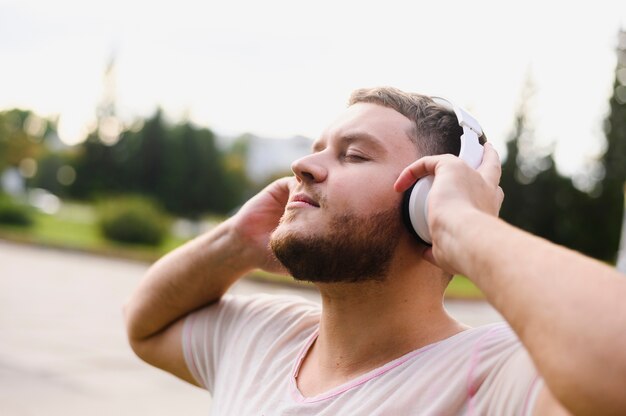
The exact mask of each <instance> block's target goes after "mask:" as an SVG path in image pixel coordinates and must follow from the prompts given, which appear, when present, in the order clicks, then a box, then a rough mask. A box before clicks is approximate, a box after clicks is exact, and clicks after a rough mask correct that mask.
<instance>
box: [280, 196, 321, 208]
mask: <svg viewBox="0 0 626 416" xmlns="http://www.w3.org/2000/svg"><path fill="white" fill-rule="evenodd" d="M287 205H288V206H290V207H302V206H305V207H306V206H311V207H315V208H319V207H320V205H319V204H318V203H317V202H316V201H315V200H314V199H313V198H311V197H310V196H308V195H306V194H303V193H300V194H296V195H294V196H293V197H292V198H291V199H290V200H289V203H288V204H287Z"/></svg>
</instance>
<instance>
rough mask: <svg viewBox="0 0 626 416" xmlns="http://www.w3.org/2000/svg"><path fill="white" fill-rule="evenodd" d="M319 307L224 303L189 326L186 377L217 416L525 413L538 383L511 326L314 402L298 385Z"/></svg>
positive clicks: (418, 356)
mask: <svg viewBox="0 0 626 416" xmlns="http://www.w3.org/2000/svg"><path fill="white" fill-rule="evenodd" d="M319 317H320V306H319V305H318V304H316V303H312V302H308V301H306V300H304V299H301V298H299V297H291V296H271V295H253V296H231V295H226V296H224V297H223V298H222V299H221V300H220V301H219V302H218V303H216V304H214V305H211V306H208V307H206V308H204V309H201V310H199V311H197V312H195V313H193V314H191V315H189V316H188V317H187V318H186V320H185V325H184V330H183V340H182V343H183V351H184V356H185V361H186V363H187V366H188V367H189V370H190V371H191V373H192V374H193V376H194V377H195V379H196V380H197V381H198V383H199V384H200V385H202V386H204V387H205V388H206V389H207V390H209V391H210V392H211V393H212V397H213V404H212V410H211V415H212V416H218V415H237V416H244V415H265V416H269V415H298V416H302V415H333V416H336V415H367V416H373V415H393V416H404V415H457V414H471V415H507V416H508V415H527V414H530V413H531V411H532V407H533V405H534V401H535V398H536V396H537V392H538V391H539V388H540V386H541V384H542V383H541V380H540V379H539V377H538V375H537V371H536V370H535V367H534V366H533V364H532V362H531V360H530V358H529V356H528V354H527V353H526V351H525V350H524V348H523V347H522V345H521V344H520V342H519V340H518V339H517V337H516V336H515V334H514V333H513V331H512V330H511V329H510V328H509V327H508V325H506V324H505V323H497V324H491V325H486V326H483V327H479V328H474V329H470V330H467V331H463V332H461V333H458V334H456V335H453V336H452V337H450V338H447V339H444V340H442V341H439V342H436V343H434V344H431V345H427V346H425V347H422V348H419V349H417V350H415V351H412V352H409V353H408V354H405V355H404V356H402V357H399V358H397V359H395V360H393V361H391V362H389V363H387V364H385V365H384V366H382V367H380V368H377V369H375V370H372V371H370V372H368V373H367V374H364V375H362V376H359V377H357V378H356V379H354V380H352V381H350V382H348V383H346V384H344V385H341V386H338V387H336V388H333V389H332V390H330V391H327V392H325V393H323V394H320V395H318V396H315V397H304V396H303V395H302V394H301V393H300V391H299V390H298V388H297V385H296V377H297V373H298V370H299V368H300V364H301V362H302V359H303V357H304V356H305V355H306V352H307V351H308V348H309V346H310V345H311V344H312V343H313V341H314V340H315V337H316V336H317V329H318V324H319Z"/></svg>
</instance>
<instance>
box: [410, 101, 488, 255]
mask: <svg viewBox="0 0 626 416" xmlns="http://www.w3.org/2000/svg"><path fill="white" fill-rule="evenodd" d="M430 98H431V99H432V100H433V101H434V102H435V103H437V104H439V105H441V106H443V107H445V108H449V109H451V110H452V111H454V114H456V118H457V119H458V121H459V126H461V127H462V128H463V134H462V135H461V138H460V139H461V150H460V151H459V158H461V159H462V160H464V161H465V162H466V163H467V164H468V165H469V166H471V167H472V168H473V169H476V168H478V166H480V163H481V162H482V159H483V151H484V148H483V146H482V145H481V144H480V142H479V140H478V138H479V137H480V136H482V134H483V130H482V128H481V127H480V125H479V124H478V121H476V119H475V118H474V117H472V116H471V115H470V114H469V113H468V112H467V111H465V110H464V109H462V108H461V107H458V106H456V105H454V104H453V103H452V102H450V101H448V100H446V99H445V98H441V97H430ZM434 179H435V177H434V176H433V175H429V176H426V177H423V178H421V179H420V180H418V181H417V182H416V183H415V185H413V187H412V188H409V189H408V190H407V191H406V192H405V197H404V201H403V204H402V205H403V206H402V210H403V216H404V221H405V224H406V225H407V227H408V228H409V230H410V231H412V233H413V235H414V236H416V237H417V238H418V239H419V240H420V241H421V242H423V243H426V244H427V245H431V244H432V238H431V236H430V230H429V229H428V221H427V218H428V193H429V192H430V188H431V187H432V185H433V180H434Z"/></svg>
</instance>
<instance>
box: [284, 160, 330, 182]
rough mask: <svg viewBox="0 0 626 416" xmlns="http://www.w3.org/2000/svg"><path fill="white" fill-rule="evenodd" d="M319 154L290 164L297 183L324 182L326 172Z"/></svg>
mask: <svg viewBox="0 0 626 416" xmlns="http://www.w3.org/2000/svg"><path fill="white" fill-rule="evenodd" d="M320 156H321V153H312V154H310V155H307V156H304V157H301V158H300V159H297V160H296V161H294V162H293V163H292V164H291V170H292V171H293V173H294V174H295V175H296V178H297V180H298V182H307V183H318V182H323V181H325V180H326V176H327V175H328V170H327V169H326V167H325V166H324V165H323V164H322V163H321V162H322V160H321V157H320Z"/></svg>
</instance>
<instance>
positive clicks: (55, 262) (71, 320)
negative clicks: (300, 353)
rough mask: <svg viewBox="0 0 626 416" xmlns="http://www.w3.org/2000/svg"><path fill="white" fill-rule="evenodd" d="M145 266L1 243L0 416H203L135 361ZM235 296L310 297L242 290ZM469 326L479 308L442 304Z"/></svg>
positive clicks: (174, 383) (187, 389)
mask: <svg viewBox="0 0 626 416" xmlns="http://www.w3.org/2000/svg"><path fill="white" fill-rule="evenodd" d="M146 267H147V266H146V265H145V264H141V263H133V262H128V261H120V260H112V259H106V258H102V257H97V256H90V255H84V254H77V253H72V252H65V251H59V250H53V249H45V248H37V247H30V246H24V245H15V244H11V243H7V242H4V241H0V415H3V416H17V415H20V416H22V415H24V416H25V415H46V416H50V415H52V416H54V415H63V416H73V415H81V416H82V415H86V414H89V415H90V416H99V415H120V416H125V415H143V414H146V415H147V414H149V415H151V416H159V415H173V414H184V415H191V416H193V415H207V414H208V408H209V406H210V397H209V396H208V394H207V393H205V392H204V391H202V390H200V389H197V388H195V387H193V386H190V385H188V384H186V383H183V382H181V381H178V380H177V379H175V378H174V377H171V376H169V375H168V374H166V373H163V372H161V371H159V370H155V369H152V368H150V367H149V366H147V365H145V364H143V363H142V362H141V361H140V360H139V359H137V358H136V357H135V356H134V355H133V354H132V352H131V350H130V348H129V347H128V345H127V343H126V338H125V335H124V328H123V324H122V315H121V305H122V304H123V303H124V300H125V299H126V297H127V296H128V295H129V294H130V292H131V290H132V288H133V287H134V286H135V285H136V284H137V281H138V280H139V278H140V277H141V276H142V275H143V273H144V271H145V270H146ZM233 291H235V292H239V293H250V292H258V291H265V292H289V293H293V292H294V291H295V292H298V293H299V294H301V295H303V296H306V297H309V298H312V299H319V298H318V296H317V293H315V292H313V291H310V290H304V291H302V290H294V289H291V288H285V287H282V286H275V285H267V284H261V283H255V282H249V281H242V282H240V283H239V284H238V285H236V286H235V287H234V288H233ZM447 307H448V309H449V310H450V312H451V313H452V314H453V315H455V316H457V317H458V318H459V319H461V320H462V321H464V322H466V323H468V324H471V325H480V324H482V323H487V322H493V321H496V320H500V319H501V318H500V316H499V315H498V314H497V313H496V312H495V311H494V310H493V309H492V308H491V307H490V306H489V305H487V304H485V303H483V302H458V301H455V302H448V304H447Z"/></svg>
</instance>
